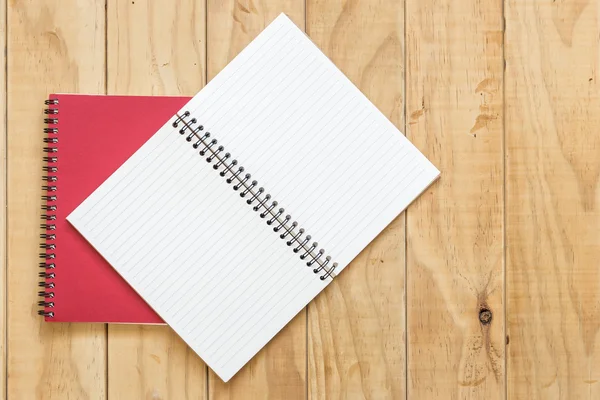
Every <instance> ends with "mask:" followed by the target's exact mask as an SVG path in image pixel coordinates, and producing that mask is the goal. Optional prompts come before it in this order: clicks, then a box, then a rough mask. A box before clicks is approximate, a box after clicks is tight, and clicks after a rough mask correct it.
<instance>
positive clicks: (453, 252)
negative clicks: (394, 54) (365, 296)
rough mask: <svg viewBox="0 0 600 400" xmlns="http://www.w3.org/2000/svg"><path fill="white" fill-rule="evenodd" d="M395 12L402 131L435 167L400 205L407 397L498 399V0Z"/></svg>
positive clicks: (428, 2)
mask: <svg viewBox="0 0 600 400" xmlns="http://www.w3.org/2000/svg"><path fill="white" fill-rule="evenodd" d="M406 16H407V18H406V19H407V25H406V26H407V34H406V48H407V58H406V59H407V75H406V82H407V135H408V137H409V139H410V140H411V141H412V142H413V143H414V144H415V145H416V146H417V147H418V148H419V149H420V150H421V151H423V153H424V154H425V155H426V156H427V157H428V158H429V159H430V160H431V161H432V162H433V163H434V164H435V165H436V166H437V167H438V168H439V169H440V170H441V171H442V174H441V178H440V180H439V181H438V182H436V183H435V184H434V185H432V187H431V188H430V189H429V190H427V191H426V192H425V193H424V194H423V195H422V196H421V197H420V198H419V199H418V200H417V201H416V202H415V203H413V205H412V206H411V207H410V208H409V209H408V213H407V239H408V240H407V250H408V252H407V282H408V284H407V313H408V316H407V325H408V328H407V329H408V375H407V379H408V396H409V397H410V398H415V399H421V398H426V399H459V398H460V399H466V398H473V399H500V398H504V393H505V385H504V379H505V378H504V358H505V357H504V346H505V344H504V305H503V289H504V275H503V147H502V144H503V94H502V93H503V92H502V87H503V61H502V56H503V52H502V46H503V31H502V30H503V27H502V2H501V1H500V0H465V1H460V2H452V1H449V2H441V1H439V0H407V2H406ZM482 310H489V311H490V312H491V314H488V313H487V312H486V313H483V314H482V317H485V318H483V320H484V323H482V322H481V321H480V318H479V315H480V313H481V312H482ZM490 316H491V321H489V318H490Z"/></svg>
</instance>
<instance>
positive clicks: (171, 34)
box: [107, 0, 206, 399]
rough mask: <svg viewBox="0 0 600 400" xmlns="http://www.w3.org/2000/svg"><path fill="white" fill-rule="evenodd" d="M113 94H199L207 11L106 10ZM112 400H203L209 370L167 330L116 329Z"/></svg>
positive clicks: (181, 4) (111, 335)
mask: <svg viewBox="0 0 600 400" xmlns="http://www.w3.org/2000/svg"><path fill="white" fill-rule="evenodd" d="M107 6H108V7H107V20H108V26H107V87H108V93H109V94H129V95H189V96H191V95H194V94H195V93H196V92H197V91H198V90H200V89H201V88H202V86H203V85H204V83H205V77H206V56H205V48H206V42H205V41H206V38H205V20H206V15H205V11H206V10H205V6H204V3H203V2H197V1H194V0H177V1H172V2H168V6H167V2H166V1H142V0H137V1H118V0H109V1H108V4H107ZM108 394H109V397H110V398H113V399H141V398H148V399H155V398H160V399H163V398H164V399H202V398H205V397H206V367H205V365H204V363H203V362H202V361H201V360H200V358H199V357H198V356H197V355H196V354H195V353H194V352H193V351H192V350H191V349H190V348H189V347H188V346H187V345H186V344H185V343H184V342H183V341H182V340H181V339H180V338H179V337H178V336H177V335H176V334H175V333H174V332H173V331H172V330H171V329H170V328H169V327H167V326H140V325H110V326H109V329H108Z"/></svg>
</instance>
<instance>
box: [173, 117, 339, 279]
mask: <svg viewBox="0 0 600 400" xmlns="http://www.w3.org/2000/svg"><path fill="white" fill-rule="evenodd" d="M176 116H177V118H176V119H175V121H174V122H173V127H174V128H177V127H179V124H180V123H181V124H183V126H182V127H181V129H180V130H179V133H180V134H181V135H186V138H185V139H186V140H187V141H188V142H192V140H194V143H193V144H192V147H193V148H194V149H198V148H200V152H199V154H200V156H207V157H206V161H207V162H208V163H214V164H213V168H214V169H215V170H219V169H220V168H222V169H221V172H220V173H219V174H220V175H221V176H222V177H225V176H227V175H229V176H228V178H227V179H226V180H225V181H226V182H227V183H228V184H232V183H234V185H233V190H235V191H238V190H241V191H240V197H248V199H247V200H246V203H247V204H248V205H251V204H255V206H254V207H252V210H254V211H255V212H258V211H261V210H262V211H261V213H260V214H259V216H260V217H261V218H268V219H267V225H270V226H273V231H275V232H280V231H281V234H280V235H279V237H280V238H281V239H286V238H288V237H289V239H288V240H287V241H286V242H285V243H286V244H287V245H288V246H290V247H291V246H294V249H293V252H294V253H300V256H299V257H300V259H301V260H306V265H307V266H309V267H311V266H314V268H313V272H314V273H315V274H322V275H320V279H321V280H325V279H327V278H328V277H331V278H334V277H335V274H334V271H335V268H336V267H337V265H338V264H337V263H332V264H331V265H330V262H331V256H325V250H324V249H319V250H317V249H318V247H319V243H317V242H313V243H312V244H309V243H310V241H311V239H312V237H311V236H310V235H306V236H304V229H302V228H298V226H299V225H298V222H296V221H293V222H290V221H292V216H291V215H289V214H287V215H285V216H284V214H285V208H278V207H277V206H278V203H277V201H271V195H270V194H264V193H265V189H264V188H262V187H258V188H257V186H258V182H257V181H255V180H251V179H252V175H251V174H249V173H245V174H244V171H245V170H244V167H241V166H238V161H237V160H231V161H229V160H230V158H231V154H229V153H227V152H225V148H224V147H223V146H220V145H218V140H217V139H211V134H210V132H203V131H204V126H203V125H197V126H194V125H195V124H197V122H198V121H197V120H196V118H191V119H190V120H189V121H188V120H186V119H187V118H188V117H189V116H190V112H189V111H185V112H184V113H183V114H176ZM263 195H264V196H263ZM296 229H297V230H296Z"/></svg>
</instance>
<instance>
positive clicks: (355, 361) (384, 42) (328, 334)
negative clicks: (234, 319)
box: [307, 0, 405, 399]
mask: <svg viewBox="0 0 600 400" xmlns="http://www.w3.org/2000/svg"><path fill="white" fill-rule="evenodd" d="M403 17H404V6H403V2H400V1H394V0H369V1H363V2H345V1H329V0H309V1H308V2H307V32H308V34H309V36H310V37H311V38H312V39H313V40H314V41H315V43H316V44H317V45H318V46H319V47H320V48H321V49H322V50H323V51H324V52H325V54H326V55H327V56H328V57H330V58H331V59H332V61H333V62H334V63H335V64H336V65H337V66H338V67H339V68H340V69H341V70H342V71H343V72H344V73H345V74H346V75H347V76H348V77H349V78H350V80H352V81H353V82H354V84H355V85H357V86H358V88H359V89H361V90H362V91H363V92H364V93H365V94H366V95H367V97H368V98H369V99H371V101H373V102H374V104H375V105H376V106H378V107H379V109H380V110H382V112H383V113H384V114H385V115H386V116H387V117H388V118H390V120H391V121H392V122H393V123H394V124H396V126H397V127H398V128H399V129H400V130H401V131H403V130H404V118H403V110H404V98H403V86H404V76H403V63H404V54H403V47H404V24H403V20H404V18H403ZM365 140H368V135H367V136H365ZM404 247H405V221H404V215H401V216H399V217H398V218H397V219H396V220H395V221H394V222H393V223H392V224H391V225H390V226H389V227H388V228H387V229H386V230H385V231H384V232H383V233H382V234H380V235H379V236H378V237H377V238H376V239H375V241H374V242H373V243H372V244H371V245H370V246H368V247H367V248H366V249H365V250H364V251H363V252H362V253H361V254H360V255H359V256H358V257H357V258H356V259H355V260H354V261H353V263H352V265H350V266H348V268H346V269H345V270H344V272H343V273H342V274H340V275H339V276H338V277H337V278H336V279H335V280H334V281H333V283H331V284H330V285H329V287H328V288H327V289H326V290H325V291H324V292H323V293H321V295H319V296H318V297H317V298H316V300H315V301H313V302H312V303H311V304H310V306H309V308H308V314H309V320H308V326H309V331H308V346H309V349H308V368H309V373H308V376H309V387H308V392H309V397H310V398H313V399H322V398H366V399H386V398H393V399H402V398H404V397H405V343H404V334H405V314H404V312H405V303H404V292H403V291H404V276H405V273H404V271H405V265H404V263H405V258H404V257H405V254H404Z"/></svg>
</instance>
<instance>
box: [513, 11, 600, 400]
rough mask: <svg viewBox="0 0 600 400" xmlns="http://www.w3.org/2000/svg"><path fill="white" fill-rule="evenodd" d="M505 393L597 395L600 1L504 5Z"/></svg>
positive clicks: (599, 354) (599, 371)
mask: <svg viewBox="0 0 600 400" xmlns="http://www.w3.org/2000/svg"><path fill="white" fill-rule="evenodd" d="M506 6H507V7H506V16H507V33H506V39H507V42H506V63H507V68H506V106H507V108H506V110H507V113H506V122H507V127H506V128H507V130H506V151H507V187H506V194H507V198H506V202H507V203H506V206H507V207H506V213H507V227H506V235H507V236H506V239H507V257H506V266H507V283H506V290H507V301H508V303H507V306H508V309H507V323H508V326H507V331H508V332H507V334H508V335H509V338H510V344H509V347H508V354H507V360H508V380H509V382H510V385H509V386H508V394H509V396H510V397H511V398H527V399H598V398H600V274H599V273H598V271H599V266H600V184H599V177H600V131H599V128H600V113H599V112H598V111H599V110H600V81H599V79H600V75H599V74H598V72H599V70H598V68H599V66H600V43H599V41H598V37H599V35H600V28H599V24H600V19H599V15H600V4H599V3H598V2H594V1H572V2H562V1H556V2H545V1H540V0H535V1H528V2H521V1H515V0H510V1H508V2H507V5H506Z"/></svg>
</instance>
